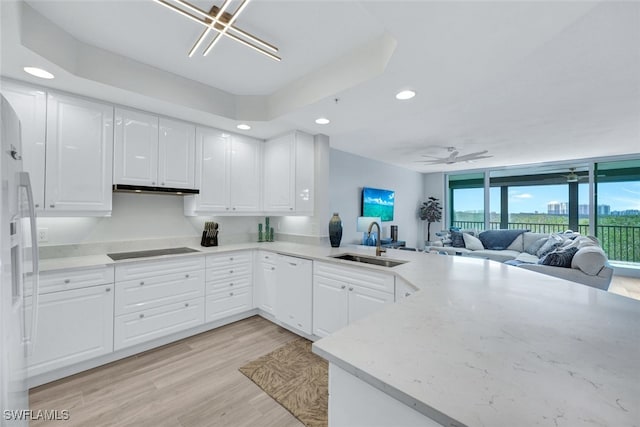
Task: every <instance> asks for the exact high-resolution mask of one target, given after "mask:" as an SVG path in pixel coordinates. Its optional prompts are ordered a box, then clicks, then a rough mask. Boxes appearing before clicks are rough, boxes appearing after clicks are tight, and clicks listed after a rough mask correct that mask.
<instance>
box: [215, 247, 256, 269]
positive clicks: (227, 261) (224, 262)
mask: <svg viewBox="0 0 640 427" xmlns="http://www.w3.org/2000/svg"><path fill="white" fill-rule="evenodd" d="M250 263H251V252H249V251H243V252H229V253H226V254H218V255H207V268H211V267H214V268H215V267H228V266H231V265H234V264H250Z"/></svg>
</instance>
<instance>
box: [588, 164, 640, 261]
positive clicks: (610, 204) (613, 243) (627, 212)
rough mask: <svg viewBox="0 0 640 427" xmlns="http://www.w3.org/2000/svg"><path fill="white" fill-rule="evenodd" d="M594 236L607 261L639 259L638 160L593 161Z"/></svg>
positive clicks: (639, 190) (639, 186)
mask: <svg viewBox="0 0 640 427" xmlns="http://www.w3.org/2000/svg"><path fill="white" fill-rule="evenodd" d="M595 176H596V179H595V181H596V193H595V198H596V200H597V209H596V211H595V218H596V227H595V232H596V236H597V237H598V238H599V239H600V242H601V243H602V247H603V249H604V250H605V252H606V253H607V256H608V257H609V259H610V260H614V261H622V262H633V263H639V262H640V160H628V161H618V162H606V163H597V164H596V166H595Z"/></svg>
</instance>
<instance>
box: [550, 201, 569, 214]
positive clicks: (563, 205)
mask: <svg viewBox="0 0 640 427" xmlns="http://www.w3.org/2000/svg"><path fill="white" fill-rule="evenodd" d="M547 214H548V215H569V203H567V202H549V203H547Z"/></svg>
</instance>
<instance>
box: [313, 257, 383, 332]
mask: <svg viewBox="0 0 640 427" xmlns="http://www.w3.org/2000/svg"><path fill="white" fill-rule="evenodd" d="M394 288H395V285H394V277H393V276H392V275H387V274H384V273H377V272H373V271H370V270H362V269H357V268H349V267H342V266H336V265H332V264H327V263H320V262H316V263H315V264H314V276H313V334H314V335H317V336H319V337H326V336H328V335H331V334H332V333H333V332H335V331H337V330H339V329H341V328H343V327H345V326H347V325H348V324H350V323H351V322H355V321H356V320H358V319H362V318H364V317H366V316H368V315H370V314H371V313H374V312H376V311H378V310H380V309H381V308H382V307H384V305H385V304H389V303H393V302H394V300H395V296H394Z"/></svg>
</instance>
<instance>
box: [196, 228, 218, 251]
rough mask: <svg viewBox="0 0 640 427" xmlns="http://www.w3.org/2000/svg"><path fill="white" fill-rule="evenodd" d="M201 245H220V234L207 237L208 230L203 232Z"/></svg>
mask: <svg viewBox="0 0 640 427" xmlns="http://www.w3.org/2000/svg"><path fill="white" fill-rule="evenodd" d="M200 246H204V247H210V246H218V236H217V235H216V236H211V237H207V232H206V231H203V232H202V239H201V240H200Z"/></svg>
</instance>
